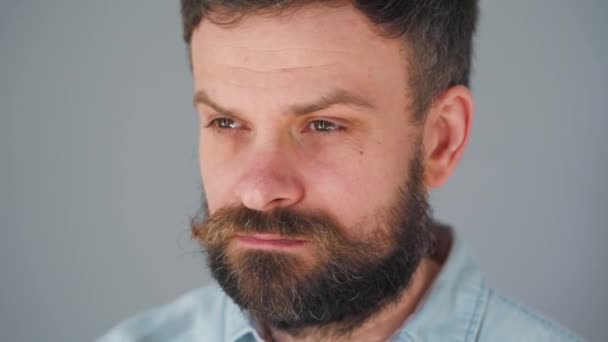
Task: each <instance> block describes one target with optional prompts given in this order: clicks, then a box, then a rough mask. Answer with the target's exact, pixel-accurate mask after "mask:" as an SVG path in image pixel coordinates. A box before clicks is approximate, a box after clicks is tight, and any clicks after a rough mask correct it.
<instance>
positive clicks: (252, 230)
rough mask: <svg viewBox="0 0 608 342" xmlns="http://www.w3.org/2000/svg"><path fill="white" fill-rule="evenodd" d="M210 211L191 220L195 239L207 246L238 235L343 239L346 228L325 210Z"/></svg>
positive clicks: (231, 209)
mask: <svg viewBox="0 0 608 342" xmlns="http://www.w3.org/2000/svg"><path fill="white" fill-rule="evenodd" d="M205 214H206V210H202V211H201V213H200V214H199V215H197V216H195V217H193V218H192V220H191V231H192V238H193V239H196V240H199V241H201V242H205V243H212V244H217V243H220V244H221V243H222V242H227V241H228V240H230V239H231V238H233V237H234V236H235V235H237V234H256V233H257V234H277V235H281V236H284V237H292V238H296V237H297V238H307V239H318V238H322V239H328V238H330V239H331V238H342V239H343V237H342V236H341V232H342V231H343V230H342V227H341V226H340V224H339V223H338V222H337V220H335V219H334V218H333V217H332V216H331V215H329V214H327V213H325V212H323V211H321V210H308V211H304V210H296V209H293V208H277V209H274V210H272V211H267V212H263V211H258V210H253V209H250V208H247V207H245V206H243V205H239V206H232V207H225V208H221V209H219V210H217V211H216V212H215V213H213V214H212V215H205Z"/></svg>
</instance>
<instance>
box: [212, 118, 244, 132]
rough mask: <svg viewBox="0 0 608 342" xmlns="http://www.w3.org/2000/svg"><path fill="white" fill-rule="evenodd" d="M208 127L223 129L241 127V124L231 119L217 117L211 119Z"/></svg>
mask: <svg viewBox="0 0 608 342" xmlns="http://www.w3.org/2000/svg"><path fill="white" fill-rule="evenodd" d="M208 127H212V128H215V129H220V130H224V129H240V128H243V125H242V124H241V123H239V122H237V121H236V120H233V119H229V118H217V119H214V120H212V121H211V123H209V126H208Z"/></svg>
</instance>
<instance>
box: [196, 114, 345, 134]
mask: <svg viewBox="0 0 608 342" xmlns="http://www.w3.org/2000/svg"><path fill="white" fill-rule="evenodd" d="M220 120H226V121H230V122H231V123H236V124H239V123H238V122H237V121H236V120H234V119H230V118H216V119H213V120H211V121H210V122H209V124H207V126H205V127H206V128H210V129H212V130H213V131H215V132H216V133H220V134H231V133H235V132H234V131H235V130H238V129H242V128H228V127H220V126H219V121H220ZM321 122H323V123H326V124H329V125H333V126H335V128H334V129H333V130H329V131H314V130H311V129H310V126H311V125H313V124H314V123H321ZM305 127H306V130H311V131H312V132H313V133H316V134H319V135H328V134H332V133H338V132H343V131H345V130H346V127H344V126H342V125H340V124H337V123H335V122H332V121H329V120H322V119H316V120H312V121H309V122H308V123H307V124H306V126H305Z"/></svg>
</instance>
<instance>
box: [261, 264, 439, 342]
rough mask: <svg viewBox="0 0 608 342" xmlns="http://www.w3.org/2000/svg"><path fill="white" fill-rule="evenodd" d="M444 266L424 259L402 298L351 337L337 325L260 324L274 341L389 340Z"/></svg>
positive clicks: (372, 318) (265, 337) (352, 333)
mask: <svg viewBox="0 0 608 342" xmlns="http://www.w3.org/2000/svg"><path fill="white" fill-rule="evenodd" d="M440 269H441V265H440V263H439V262H437V261H435V260H433V259H431V258H423V259H422V260H421V261H420V264H419V265H418V268H417V269H416V272H415V273H414V275H413V277H412V280H411V283H410V285H409V287H408V288H407V289H406V290H405V291H404V292H403V293H402V294H401V296H400V297H399V299H398V300H397V301H395V302H394V303H391V304H389V305H387V306H386V307H384V308H383V309H382V310H381V311H379V312H378V313H376V314H375V315H373V316H371V317H370V318H369V319H368V320H366V321H365V322H364V323H363V324H361V326H359V327H357V328H355V329H354V330H352V331H351V332H350V333H349V334H348V336H343V335H339V334H337V333H336V331H340V327H338V326H327V327H323V328H310V329H306V330H303V331H298V333H297V334H293V333H290V332H286V331H281V330H278V329H275V328H273V327H270V326H267V325H264V324H263V323H262V324H261V327H260V328H261V329H260V330H262V336H263V338H264V339H265V340H266V341H273V342H300V341H326V340H328V339H329V338H330V337H331V340H332V341H370V342H373V341H386V340H388V339H389V338H390V337H391V336H392V335H393V334H394V333H395V332H396V331H397V330H398V329H399V328H400V327H401V326H403V324H404V323H405V322H406V321H407V320H408V318H409V317H410V316H411V315H412V314H413V313H414V312H415V311H416V308H417V307H418V305H419V303H420V302H421V301H422V299H423V297H424V295H425V293H426V291H427V290H428V288H429V287H430V285H431V284H432V282H433V280H434V279H435V276H436V275H437V273H439V270H440Z"/></svg>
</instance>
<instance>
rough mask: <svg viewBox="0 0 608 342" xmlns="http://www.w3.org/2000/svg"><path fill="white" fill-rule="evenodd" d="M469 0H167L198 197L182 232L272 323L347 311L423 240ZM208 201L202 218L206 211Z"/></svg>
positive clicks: (455, 116)
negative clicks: (177, 29)
mask: <svg viewBox="0 0 608 342" xmlns="http://www.w3.org/2000/svg"><path fill="white" fill-rule="evenodd" d="M476 8H477V5H476V2H475V1H455V0H452V1H447V0H446V1H441V0H437V1H432V0H426V1H423V0H419V1H365V2H363V1H362V2H361V3H359V2H349V1H253V0H250V1H245V0H241V1H228V0H224V1H187V0H183V1H182V12H183V15H184V27H185V33H184V36H185V39H186V41H187V42H188V44H189V47H190V51H191V56H190V57H191V61H192V70H193V75H194V81H195V93H196V95H195V106H196V108H197V111H198V112H199V114H200V120H201V121H200V167H201V173H202V180H203V185H204V188H205V197H206V200H207V202H206V203H205V204H204V205H203V208H202V209H203V212H202V214H203V216H204V217H196V218H195V219H194V220H193V227H192V228H193V234H194V236H196V237H198V238H200V240H201V242H202V243H203V244H204V245H205V247H206V248H207V251H208V253H209V256H210V264H211V268H212V271H213V273H214V275H215V277H216V278H217V279H218V281H219V282H220V284H221V285H222V286H223V287H224V289H225V290H226V292H227V293H229V294H230V295H231V296H232V297H233V299H235V301H236V302H237V303H238V304H240V305H241V306H243V307H244V308H246V309H249V310H250V311H252V313H253V314H254V315H257V316H258V318H260V319H262V320H266V321H268V322H269V323H271V324H273V325H275V326H278V327H282V328H299V327H306V326H314V325H323V324H330V323H345V322H347V323H348V322H350V323H351V324H352V323H353V322H357V321H358V320H361V319H365V318H367V317H368V316H369V315H371V314H373V313H374V312H376V311H378V310H379V309H381V308H382V307H383V306H384V305H385V304H387V303H389V302H391V301H393V300H395V299H396V298H397V297H398V296H399V295H400V294H401V293H402V291H403V289H405V288H406V287H407V285H408V283H409V281H410V279H411V278H412V275H413V274H414V271H415V269H416V266H417V264H418V262H419V261H420V259H421V257H423V256H424V255H425V254H426V253H428V251H429V241H430V237H429V232H428V229H427V223H428V205H427V202H426V192H427V188H429V187H435V186H439V185H441V184H442V183H443V182H445V180H447V178H448V177H449V175H450V174H451V173H452V172H453V170H454V168H455V166H456V164H457V163H458V161H459V159H460V158H461V156H462V153H463V151H464V146H465V145H466V141H467V139H468V136H469V131H470V126H471V120H472V112H473V109H472V99H471V95H470V93H469V91H468V89H467V88H466V86H467V84H468V77H469V70H470V58H471V56H470V54H471V45H472V44H471V38H472V37H471V36H472V33H473V31H474V27H475V21H476V14H477V9H476ZM207 214H208V217H207Z"/></svg>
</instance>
